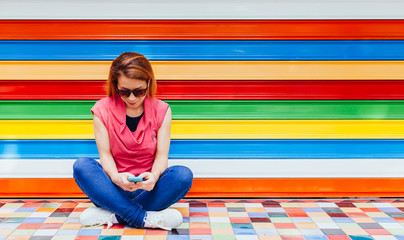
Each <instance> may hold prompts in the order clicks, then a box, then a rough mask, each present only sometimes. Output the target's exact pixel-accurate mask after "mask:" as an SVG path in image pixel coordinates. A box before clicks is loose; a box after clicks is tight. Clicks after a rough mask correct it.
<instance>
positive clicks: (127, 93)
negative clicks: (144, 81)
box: [116, 87, 147, 97]
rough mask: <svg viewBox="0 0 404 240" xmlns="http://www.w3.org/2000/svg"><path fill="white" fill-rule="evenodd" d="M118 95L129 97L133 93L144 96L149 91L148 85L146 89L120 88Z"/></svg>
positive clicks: (136, 95)
mask: <svg viewBox="0 0 404 240" xmlns="http://www.w3.org/2000/svg"><path fill="white" fill-rule="evenodd" d="M116 91H117V92H118V95H119V96H121V97H129V96H130V93H133V95H134V96H135V97H144V96H145V95H146V93H147V87H146V88H144V89H133V90H120V89H118V88H117V89H116Z"/></svg>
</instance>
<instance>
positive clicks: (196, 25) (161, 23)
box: [0, 20, 404, 40]
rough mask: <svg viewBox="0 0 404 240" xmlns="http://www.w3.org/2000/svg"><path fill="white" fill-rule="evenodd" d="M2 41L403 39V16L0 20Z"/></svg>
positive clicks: (0, 37)
mask: <svg viewBox="0 0 404 240" xmlns="http://www.w3.org/2000/svg"><path fill="white" fill-rule="evenodd" d="M0 25H1V26H2V30H1V32H0V40H123V39H126V40H135V39H141V40H243V39H244V40H271V39H273V40H287V39H290V40H311V39H313V40H320V39H324V40H326V39H353V40H354V39H404V20H245V21H241V20H181V21H178V20H153V21H148V20H123V21H120V20H119V21H118V20H109V21H108V20H0Z"/></svg>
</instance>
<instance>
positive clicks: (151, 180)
mask: <svg viewBox="0 0 404 240" xmlns="http://www.w3.org/2000/svg"><path fill="white" fill-rule="evenodd" d="M139 177H142V178H145V179H146V181H143V182H137V183H136V185H137V186H138V187H139V189H144V190H146V191H151V190H153V188H154V186H155V185H156V182H157V181H158V177H157V176H156V175H155V174H153V173H151V172H144V173H142V174H140V175H139Z"/></svg>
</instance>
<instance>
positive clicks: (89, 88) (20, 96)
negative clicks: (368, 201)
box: [0, 80, 404, 100]
mask: <svg viewBox="0 0 404 240" xmlns="http://www.w3.org/2000/svg"><path fill="white" fill-rule="evenodd" d="M104 83H105V82H104V81H19V80H18V81H0V100H74V99H76V100H86V99H88V100H96V99H100V98H102V97H104V96H105V92H104V88H103V85H104ZM157 90H158V95H157V97H158V98H160V99H166V100H175V99H178V100H186V99H189V100H191V99H193V100H209V99H210V100H224V99H226V100H242V99H244V100H253V99H255V100H266V99H267V100H299V99H301V100H303V99H307V100H311V99H313V100H315V99H325V100H333V99H336V100H338V99H340V100H343V99H353V100H359V99H369V100H372V99H373V100H377V99H386V100H394V99H404V80H399V81H387V80H386V81H379V80H377V81H376V80H375V81H373V80H372V81H354V80H347V81H342V80H341V81H332V80H331V81H329V80H327V81H159V82H158V88H157Z"/></svg>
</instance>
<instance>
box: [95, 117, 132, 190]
mask: <svg viewBox="0 0 404 240" xmlns="http://www.w3.org/2000/svg"><path fill="white" fill-rule="evenodd" d="M93 127H94V136H95V142H96V143H97V148H98V152H99V154H100V162H101V166H102V168H103V169H104V171H105V172H106V173H107V175H108V176H109V178H110V179H111V180H112V182H114V183H115V184H116V185H118V186H120V187H121V188H122V189H123V190H126V191H132V189H135V188H136V186H135V184H134V183H133V182H129V181H128V177H130V176H133V174H130V173H118V170H117V168H116V164H115V161H114V158H113V156H112V154H111V148H110V144H109V135H108V130H107V128H106V127H105V125H104V124H103V123H102V121H101V119H100V118H99V117H98V116H97V115H96V114H94V118H93Z"/></svg>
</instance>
